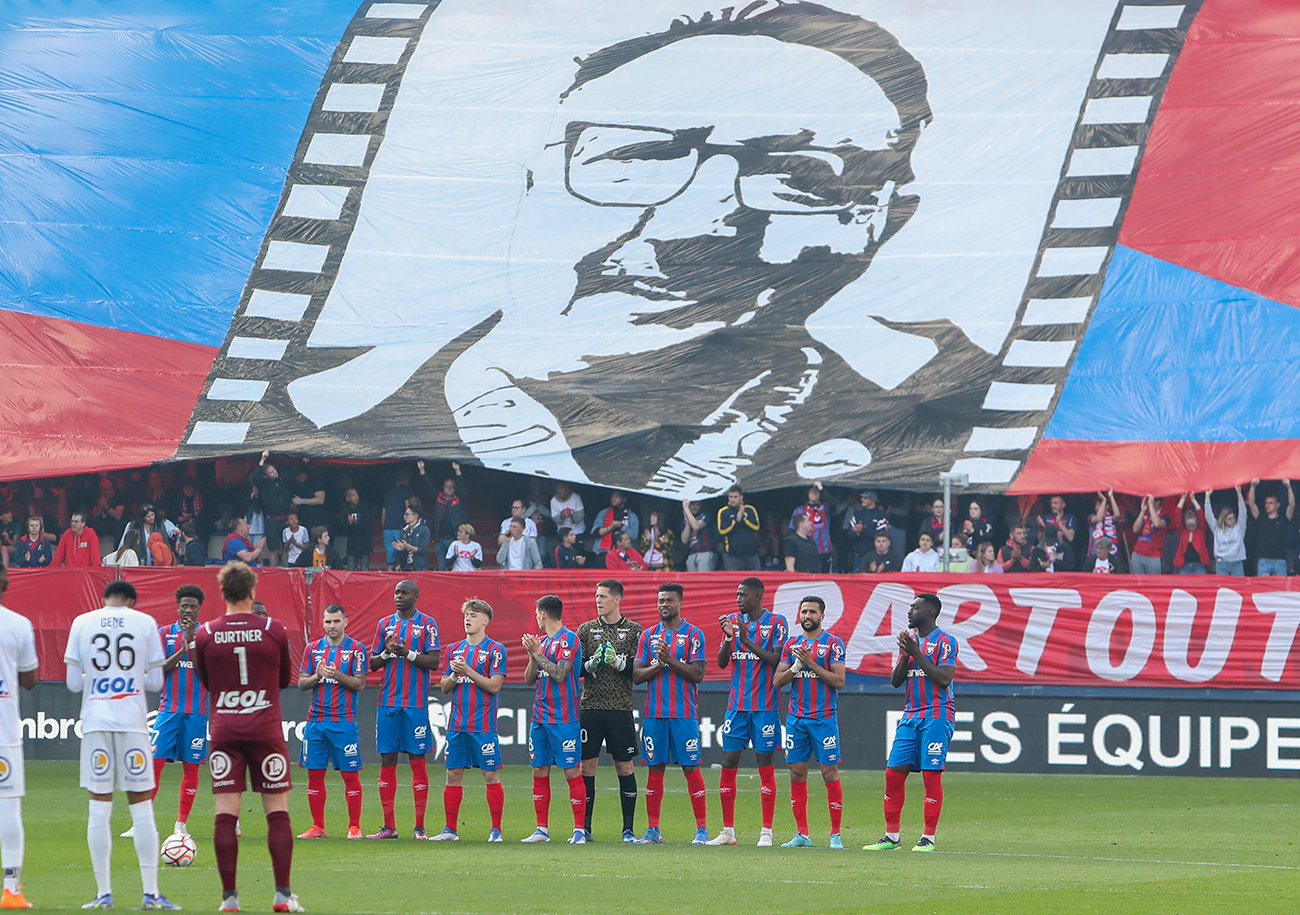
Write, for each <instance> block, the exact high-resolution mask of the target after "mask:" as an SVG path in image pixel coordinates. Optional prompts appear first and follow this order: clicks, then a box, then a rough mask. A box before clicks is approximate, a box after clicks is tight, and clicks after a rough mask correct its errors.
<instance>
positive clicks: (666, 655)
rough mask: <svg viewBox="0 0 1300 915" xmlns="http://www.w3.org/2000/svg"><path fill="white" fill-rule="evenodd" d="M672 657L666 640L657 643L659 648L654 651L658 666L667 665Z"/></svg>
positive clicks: (671, 651)
mask: <svg viewBox="0 0 1300 915" xmlns="http://www.w3.org/2000/svg"><path fill="white" fill-rule="evenodd" d="M672 659H673V650H672V649H671V648H669V647H668V642H667V641H663V642H660V643H659V649H658V651H656V652H655V660H656V661H658V662H659V666H660V667H667V666H669V664H670V662H671V661H672Z"/></svg>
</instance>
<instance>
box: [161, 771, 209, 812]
mask: <svg viewBox="0 0 1300 915" xmlns="http://www.w3.org/2000/svg"><path fill="white" fill-rule="evenodd" d="M156 771H158V772H161V771H162V766H157V768H156ZM181 772H182V775H181V799H180V805H179V806H178V807H177V808H176V819H177V820H179V821H180V822H182V823H185V822H188V821H189V818H190V811H191V810H192V809H194V798H195V797H196V796H197V795H198V793H199V764H198V763H182V764H181Z"/></svg>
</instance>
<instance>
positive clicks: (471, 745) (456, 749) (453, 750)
mask: <svg viewBox="0 0 1300 915" xmlns="http://www.w3.org/2000/svg"><path fill="white" fill-rule="evenodd" d="M447 768H448V769H482V770H483V771H484V772H495V771H496V770H497V769H500V768H501V741H500V740H498V739H497V732H496V731H480V732H477V733H475V732H472V731H448V732H447Z"/></svg>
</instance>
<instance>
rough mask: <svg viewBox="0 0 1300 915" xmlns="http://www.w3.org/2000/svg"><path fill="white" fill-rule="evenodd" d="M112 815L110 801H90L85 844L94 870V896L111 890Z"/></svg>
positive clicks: (111, 803)
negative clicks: (88, 849)
mask: <svg viewBox="0 0 1300 915" xmlns="http://www.w3.org/2000/svg"><path fill="white" fill-rule="evenodd" d="M112 816H113V802H112V801H96V800H93V799H92V800H91V802H90V816H89V818H88V819H87V820H86V844H87V845H89V846H90V866H91V868H92V869H93V870H94V871H95V886H96V887H97V889H96V890H95V895H96V896H108V895H111V894H112V892H113V880H112V877H113V830H112V829H110V828H109V820H110V819H111V818H112Z"/></svg>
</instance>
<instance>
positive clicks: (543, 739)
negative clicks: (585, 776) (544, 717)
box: [528, 721, 582, 769]
mask: <svg viewBox="0 0 1300 915" xmlns="http://www.w3.org/2000/svg"><path fill="white" fill-rule="evenodd" d="M528 758H529V759H530V760H532V764H533V766H535V767H540V766H559V767H560V768H561V769H572V768H574V767H575V766H576V765H578V763H579V761H580V760H581V758H582V725H580V724H579V723H578V722H576V721H570V722H569V723H568V724H538V723H537V722H533V726H532V727H531V728H529V730H528Z"/></svg>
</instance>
